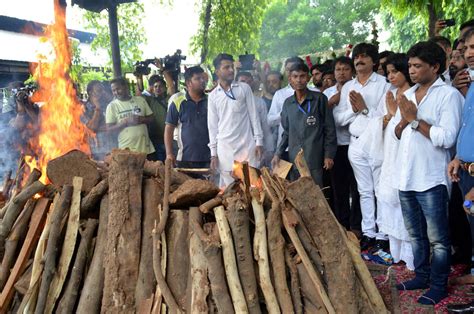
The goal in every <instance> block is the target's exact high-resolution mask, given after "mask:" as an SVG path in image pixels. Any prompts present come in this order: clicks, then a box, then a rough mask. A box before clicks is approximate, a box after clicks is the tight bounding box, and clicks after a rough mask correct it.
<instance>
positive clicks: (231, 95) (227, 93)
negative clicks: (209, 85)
mask: <svg viewBox="0 0 474 314" xmlns="http://www.w3.org/2000/svg"><path fill="white" fill-rule="evenodd" d="M224 94H225V95H226V96H227V97H229V98H230V99H232V100H235V96H234V93H233V92H232V86H231V87H230V90H229V91H228V92H226V91H225V90H224Z"/></svg>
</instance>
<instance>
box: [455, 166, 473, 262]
mask: <svg viewBox="0 0 474 314" xmlns="http://www.w3.org/2000/svg"><path fill="white" fill-rule="evenodd" d="M459 179H460V180H459V187H460V188H461V193H462V198H463V200H464V196H465V195H466V194H467V193H468V192H469V191H470V190H471V189H472V188H474V177H472V176H470V175H469V173H467V171H466V170H464V169H459ZM467 219H468V220H469V224H470V226H471V239H472V242H471V243H472V248H471V249H472V256H473V257H472V260H473V261H474V216H473V215H467ZM472 266H474V265H472Z"/></svg>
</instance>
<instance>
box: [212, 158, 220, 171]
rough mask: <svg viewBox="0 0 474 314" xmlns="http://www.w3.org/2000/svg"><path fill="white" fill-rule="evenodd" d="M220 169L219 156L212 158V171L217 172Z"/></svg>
mask: <svg viewBox="0 0 474 314" xmlns="http://www.w3.org/2000/svg"><path fill="white" fill-rule="evenodd" d="M218 167H219V159H218V158H217V156H212V157H211V169H212V170H217V168H218Z"/></svg>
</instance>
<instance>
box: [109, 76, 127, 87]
mask: <svg viewBox="0 0 474 314" xmlns="http://www.w3.org/2000/svg"><path fill="white" fill-rule="evenodd" d="M112 84H119V85H122V86H125V87H127V88H128V81H127V79H126V78H124V77H116V78H114V79H113V80H111V81H110V85H112Z"/></svg>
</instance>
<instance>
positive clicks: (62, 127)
mask: <svg viewBox="0 0 474 314" xmlns="http://www.w3.org/2000/svg"><path fill="white" fill-rule="evenodd" d="M54 15H55V23H54V24H52V25H50V26H48V28H47V29H46V31H45V38H42V39H41V40H42V41H49V42H50V43H51V45H52V47H53V51H52V53H51V55H50V56H48V57H49V58H48V59H49V60H51V61H46V56H38V58H39V59H40V60H39V63H38V66H37V67H36V69H34V78H35V79H36V81H37V82H38V85H39V89H38V91H37V92H36V93H35V94H34V95H33V97H32V101H33V102H37V101H42V102H44V105H43V106H42V107H41V109H40V111H41V114H40V121H39V123H40V132H39V135H38V139H37V141H34V143H33V142H32V143H30V144H31V145H32V146H33V149H34V151H35V153H36V155H37V159H38V160H37V161H36V160H35V158H32V157H29V158H26V162H27V164H28V166H29V167H30V169H33V168H38V169H39V170H40V171H41V172H42V176H41V179H40V180H41V181H42V182H46V165H47V163H48V161H50V160H51V159H54V158H56V157H59V156H62V155H63V154H65V153H67V152H68V151H70V150H73V149H79V150H81V151H83V152H85V153H87V154H90V147H89V144H88V142H87V135H88V130H87V129H86V128H85V126H84V125H83V124H82V123H81V121H80V117H81V115H82V113H83V106H82V105H81V103H80V101H79V99H78V98H77V95H76V90H75V89H74V86H73V83H72V81H71V78H70V76H69V71H70V67H71V55H72V50H71V46H70V43H69V40H68V33H67V29H66V10H65V8H64V7H62V6H61V5H59V0H54Z"/></svg>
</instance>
